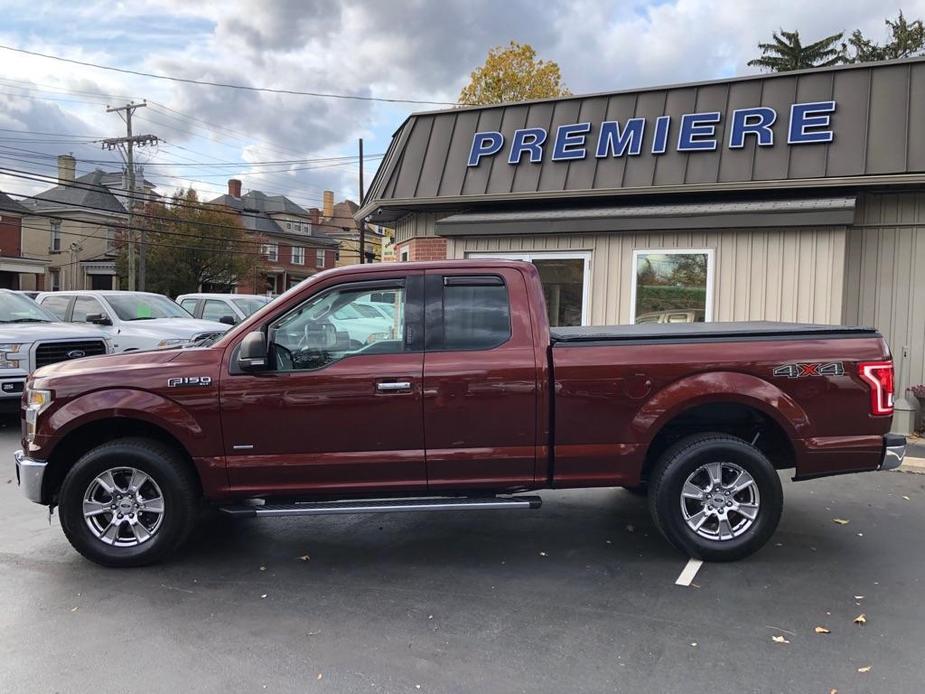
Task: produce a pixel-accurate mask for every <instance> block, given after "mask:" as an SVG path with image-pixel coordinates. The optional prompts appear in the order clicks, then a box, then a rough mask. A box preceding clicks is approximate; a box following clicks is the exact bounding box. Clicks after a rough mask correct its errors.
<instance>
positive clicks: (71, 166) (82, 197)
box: [23, 154, 153, 290]
mask: <svg viewBox="0 0 925 694" xmlns="http://www.w3.org/2000/svg"><path fill="white" fill-rule="evenodd" d="M142 180H143V179H142ZM126 190H127V188H126V183H125V178H124V174H123V173H121V172H107V171H103V170H102V169H95V170H94V171H91V172H90V173H88V174H85V175H83V176H77V175H76V161H75V159H74V157H72V156H71V155H69V154H64V155H61V156H59V157H58V185H56V186H54V187H53V188H50V189H48V190H46V191H43V192H41V193H38V194H37V195H35V196H33V198H32V199H30V200H27V201H25V202H24V203H23V206H24V207H25V208H26V209H27V212H28V216H26V217H25V218H24V222H23V227H24V230H25V232H26V233H24V234H23V255H25V256H28V257H35V258H42V259H44V260H46V261H47V264H48V270H47V272H48V277H47V280H46V283H45V288H46V289H49V290H58V289H118V288H119V279H118V276H117V273H116V258H117V256H118V252H119V249H118V240H119V237H120V235H121V233H122V232H121V230H122V229H123V228H124V226H125V223H126V221H127V217H128V204H129V199H128V194H127V192H126ZM152 193H153V184H151V183H149V182H148V181H144V182H142V181H139V184H138V195H139V196H140V195H142V194H146V195H147V194H152Z"/></svg>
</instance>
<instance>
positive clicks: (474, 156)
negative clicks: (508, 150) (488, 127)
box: [469, 131, 504, 166]
mask: <svg viewBox="0 0 925 694" xmlns="http://www.w3.org/2000/svg"><path fill="white" fill-rule="evenodd" d="M503 146H504V135H502V134H501V133H499V132H494V131H489V132H483V133H476V134H475V137H473V138H472V148H471V149H470V150H469V166H478V165H479V159H481V158H482V157H490V156H492V155H495V154H497V153H498V152H500V151H501V148H502V147H503Z"/></svg>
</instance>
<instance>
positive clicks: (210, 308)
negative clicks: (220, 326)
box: [202, 299, 235, 321]
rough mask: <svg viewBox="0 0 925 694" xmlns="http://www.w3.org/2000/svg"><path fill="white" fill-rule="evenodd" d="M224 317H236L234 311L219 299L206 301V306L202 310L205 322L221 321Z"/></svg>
mask: <svg viewBox="0 0 925 694" xmlns="http://www.w3.org/2000/svg"><path fill="white" fill-rule="evenodd" d="M223 316H232V317H235V315H234V310H232V308H231V306H229V305H228V304H226V303H225V302H224V301H220V300H219V299H206V303H205V306H203V308H202V318H203V320H214V321H218V320H221V319H222V317H223Z"/></svg>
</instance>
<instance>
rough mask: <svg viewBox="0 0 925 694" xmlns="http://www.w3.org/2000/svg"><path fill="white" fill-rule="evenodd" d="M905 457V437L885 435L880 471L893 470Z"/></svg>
mask: <svg viewBox="0 0 925 694" xmlns="http://www.w3.org/2000/svg"><path fill="white" fill-rule="evenodd" d="M905 457H906V437H905V436H902V435H901V434H887V435H886V436H884V437H883V459H882V460H881V461H880V468H879V469H880V470H895V469H896V468H898V467H899V466H900V465H902V464H903V458H905Z"/></svg>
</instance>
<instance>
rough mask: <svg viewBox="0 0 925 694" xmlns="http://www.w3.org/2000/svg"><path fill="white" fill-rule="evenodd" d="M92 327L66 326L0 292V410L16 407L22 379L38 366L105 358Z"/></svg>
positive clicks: (104, 344)
mask: <svg viewBox="0 0 925 694" xmlns="http://www.w3.org/2000/svg"><path fill="white" fill-rule="evenodd" d="M110 352H112V345H111V344H110V343H109V340H108V339H107V338H106V336H105V335H104V334H103V332H102V331H101V330H100V329H99V328H97V327H95V326H92V325H68V324H67V323H62V322H60V321H59V320H58V318H57V317H55V316H54V315H52V314H51V313H49V312H48V311H45V310H44V309H43V308H41V307H40V306H39V305H37V304H36V303H35V302H34V301H33V300H32V299H29V298H27V297H25V296H23V295H22V294H18V293H16V292H13V291H10V290H9V289H0V408H2V409H5V410H10V409H16V408H18V407H19V400H20V398H21V397H22V391H23V384H24V383H25V381H26V376H28V375H29V374H31V373H32V372H33V371H35V369H37V368H38V367H40V366H46V365H48V364H54V363H55V362H59V361H67V360H69V359H79V358H80V357H89V356H92V355H99V354H108V353H110Z"/></svg>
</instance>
